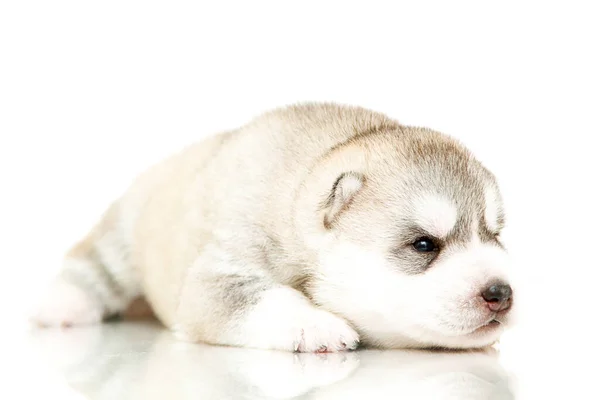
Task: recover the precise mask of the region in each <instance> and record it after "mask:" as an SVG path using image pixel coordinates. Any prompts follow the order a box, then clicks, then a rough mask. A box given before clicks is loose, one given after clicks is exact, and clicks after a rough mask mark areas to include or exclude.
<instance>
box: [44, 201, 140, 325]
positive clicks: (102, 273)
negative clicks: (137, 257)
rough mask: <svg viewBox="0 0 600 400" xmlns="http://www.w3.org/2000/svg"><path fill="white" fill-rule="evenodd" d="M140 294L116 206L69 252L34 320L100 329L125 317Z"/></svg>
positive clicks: (46, 292) (50, 323) (48, 323)
mask: <svg viewBox="0 0 600 400" xmlns="http://www.w3.org/2000/svg"><path fill="white" fill-rule="evenodd" d="M139 293H140V290H139V279H138V277H137V275H136V273H135V271H134V270H133V268H132V266H131V265H130V263H129V255H128V246H127V245H126V244H125V242H124V240H123V238H122V234H121V231H120V230H119V224H118V215H117V210H116V206H113V207H111V208H110V209H109V210H108V211H107V213H106V214H105V215H104V216H103V218H102V220H101V221H100V223H99V224H98V225H97V226H96V227H95V228H94V229H93V230H92V231H91V232H90V233H89V234H88V236H87V237H86V238H85V239H83V240H82V241H81V242H79V243H78V244H77V245H75V246H74V247H73V248H72V249H71V250H70V251H69V252H68V254H67V255H66V257H65V259H64V262H63V267H62V270H61V271H60V273H59V275H58V276H57V277H56V279H54V280H53V282H52V283H51V285H50V287H48V288H47V290H46V291H45V293H43V294H42V297H41V299H40V302H39V306H38V308H37V310H36V312H35V314H34V315H33V317H32V320H33V322H34V323H37V324H38V325H42V326H71V325H82V324H91V323H98V322H100V321H102V319H103V318H105V317H110V316H112V315H115V314H118V313H121V312H123V311H124V310H125V309H126V308H127V306H128V305H129V304H130V303H131V302H132V301H133V300H134V299H135V298H136V297H137V296H138V295H139Z"/></svg>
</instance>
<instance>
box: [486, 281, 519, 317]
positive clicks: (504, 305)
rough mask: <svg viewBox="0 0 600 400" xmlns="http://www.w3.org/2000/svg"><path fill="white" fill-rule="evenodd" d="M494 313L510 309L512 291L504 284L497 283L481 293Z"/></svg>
mask: <svg viewBox="0 0 600 400" xmlns="http://www.w3.org/2000/svg"><path fill="white" fill-rule="evenodd" d="M481 296H482V297H483V299H484V300H485V301H486V302H487V305H488V307H489V308H490V310H492V311H504V310H507V309H508V308H510V304H511V299H512V289H511V287H510V286H509V285H506V284H504V283H495V284H493V285H492V286H490V287H489V288H487V289H485V290H484V291H483V293H481Z"/></svg>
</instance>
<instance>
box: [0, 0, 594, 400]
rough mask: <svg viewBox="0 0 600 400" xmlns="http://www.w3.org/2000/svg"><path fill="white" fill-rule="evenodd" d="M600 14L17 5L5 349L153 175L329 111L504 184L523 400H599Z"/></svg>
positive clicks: (9, 98) (1, 221) (6, 133)
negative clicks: (198, 151) (331, 107)
mask: <svg viewBox="0 0 600 400" xmlns="http://www.w3.org/2000/svg"><path fill="white" fill-rule="evenodd" d="M599 16H600V13H599V12H598V11H597V10H596V9H595V7H594V2H591V1H590V2H587V3H584V2H576V1H564V2H550V1H545V2H527V1H522V2H514V3H513V2H494V3H492V2H481V1H479V2H476V1H472V2H457V1H453V2H437V3H434V2H428V1H421V2H411V5H406V4H403V3H402V2H392V1H388V2H377V1H363V2H350V1H347V2H330V1H320V2H313V1H296V2H293V1H291V2H290V1H288V2H284V1H279V2H276V1H273V2H263V1H260V2H259V1H248V2H242V1H240V2H226V1H219V2H206V3H204V2H189V3H184V2H177V1H162V2H159V1H144V2H131V1H114V2H113V1H97V2H85V1H71V2H67V1H40V2H30V1H26V0H21V1H10V0H6V1H3V2H2V3H0V188H1V189H0V249H1V251H2V258H1V260H2V265H1V268H2V270H1V271H2V272H1V273H2V275H1V276H2V279H1V281H2V282H1V285H2V287H1V288H0V291H1V295H2V304H3V306H6V308H5V310H3V311H4V313H3V314H4V317H5V318H3V322H2V324H3V325H2V332H3V334H4V335H6V337H7V338H8V337H10V334H11V333H14V334H15V335H13V336H14V337H15V338H16V337H18V332H22V328H23V327H24V326H25V325H23V323H24V321H25V311H26V310H27V309H28V307H29V306H31V304H32V301H33V299H34V296H35V294H36V293H37V292H38V291H39V290H40V288H41V287H43V284H44V283H45V282H46V281H47V280H48V279H49V278H50V277H51V276H52V274H53V273H54V272H55V271H56V270H57V268H58V267H59V265H60V259H61V256H62V254H63V253H64V252H65V251H66V250H67V248H68V247H69V246H70V245H71V244H72V243H73V242H74V241H75V240H77V239H79V238H80V237H81V236H82V235H83V234H84V233H85V232H86V231H87V230H88V229H89V228H90V226H91V225H92V224H93V223H94V222H95V220H96V218H97V217H98V216H99V215H100V214H101V213H102V211H103V210H104V208H105V207H106V206H107V205H108V203H109V202H110V201H111V200H112V199H113V198H115V197H116V196H117V195H119V194H120V193H121V192H122V191H123V190H124V189H125V188H126V187H127V185H128V183H129V182H130V180H131V179H132V178H133V177H134V176H135V175H136V174H137V173H139V172H140V171H142V170H143V169H145V168H146V167H147V166H149V165H150V164H151V163H153V162H155V161H157V160H159V159H161V158H162V157H164V156H166V155H168V154H170V153H171V152H173V151H175V150H177V149H179V148H181V147H182V146H184V145H186V144H188V143H190V142H192V141H195V140H198V139H200V138H202V137H205V136H207V135H210V134H213V133H216V132H218V131H220V130H224V129H229V128H233V127H237V126H239V125H240V124H243V123H244V122H246V121H248V119H250V118H252V117H253V116H255V115H257V114H259V113H261V112H263V111H265V110H267V109H269V108H271V107H276V106H280V105H284V104H289V103H295V102H299V101H305V100H328V101H329V100H331V101H338V102H343V103H351V104H357V105H362V106H366V107H370V108H373V109H376V110H378V111H382V112H385V113H387V114H389V115H390V116H392V117H394V118H396V119H398V120H400V121H401V122H402V123H405V124H412V125H425V126H428V127H430V128H434V129H436V130H440V131H443V132H446V133H448V134H451V135H453V136H455V137H457V138H459V139H460V140H462V141H463V142H465V143H466V144H467V145H468V146H469V147H470V148H471V149H472V150H473V152H474V153H475V154H476V155H477V156H478V158H480V159H481V160H482V161H483V162H484V163H485V164H486V165H487V166H488V167H489V168H490V169H491V170H493V171H494V172H495V173H496V175H497V177H498V179H499V181H500V185H501V187H502V190H503V192H504V197H505V201H506V208H507V214H508V228H507V230H506V234H505V242H506V243H507V245H508V248H509V250H510V251H511V254H512V257H513V259H514V262H515V263H516V265H517V266H518V270H519V274H520V278H521V279H522V283H523V288H522V292H521V301H522V303H523V310H524V315H525V317H524V318H523V321H522V324H521V325H520V326H519V327H518V328H515V330H514V331H512V332H510V333H509V334H508V335H507V336H506V339H505V341H504V342H503V343H502V351H503V353H502V354H503V355H502V357H503V362H504V363H505V364H506V365H507V368H509V369H510V370H511V371H513V372H514V373H515V374H516V376H517V378H518V380H519V386H520V388H521V391H522V397H521V398H541V396H542V395H544V394H552V395H557V396H559V397H560V396H561V395H566V394H568V393H573V394H576V393H582V394H584V393H586V390H587V389H586V387H587V386H588V385H592V384H593V383H594V382H593V380H591V379H593V377H594V376H595V375H596V373H595V372H594V371H597V370H598V368H597V367H596V365H595V364H594V361H595V358H594V354H597V350H596V347H597V343H598V340H599V338H600V334H599V333H600V332H599V329H598V326H597V323H596V321H595V320H596V319H597V315H598V305H597V300H598V289H599V287H600V285H599V278H600V272H599V271H600V261H598V254H597V253H598V248H599V239H600V235H599V222H600V212H599V205H600V201H599V200H600V197H599V195H598V190H597V186H598V182H599V179H598V175H599V173H600V163H599V161H598V158H599V156H598V134H599V133H600V122H599V119H598V114H599V112H600V94H599V93H600V78H599V74H600V61H599V59H598V57H599V49H600V43H599V38H600V28H599V24H598V19H599ZM5 344H8V348H7V351H11V350H12V351H13V352H12V353H10V352H9V353H6V354H7V355H8V359H9V360H10V359H11V355H12V356H15V357H14V358H13V359H12V361H11V362H12V363H13V365H17V366H20V367H19V368H20V370H21V369H23V370H24V369H27V366H26V365H24V363H25V361H23V360H26V358H23V357H21V358H20V360H21V361H19V357H16V356H19V354H16V353H15V351H16V350H15V348H14V346H12V345H11V342H10V341H9V340H7V341H5ZM11 348H12V349H11ZM21 355H22V354H21ZM4 358H7V357H6V356H5V357H4ZM588 363H589V364H588ZM30 372H31V371H30ZM36 379H38V381H37V382H41V381H40V380H39V379H42V378H36ZM17 381H18V380H17ZM19 382H20V381H19ZM48 382H50V381H48ZM48 385H50V383H48ZM34 386H36V387H37V388H38V389H39V390H42V388H43V387H44V386H43V385H42V384H41V383H40V384H39V385H34ZM36 387H32V388H29V390H35V389H36ZM44 390H45V389H44ZM589 395H591V393H590V394H589ZM585 397H587V398H589V396H588V395H586V396H585ZM575 398H577V396H575Z"/></svg>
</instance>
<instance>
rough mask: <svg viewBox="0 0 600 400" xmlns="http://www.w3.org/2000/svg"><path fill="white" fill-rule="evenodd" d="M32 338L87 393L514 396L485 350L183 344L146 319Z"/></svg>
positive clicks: (134, 396) (144, 396)
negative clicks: (317, 350) (298, 349)
mask: <svg viewBox="0 0 600 400" xmlns="http://www.w3.org/2000/svg"><path fill="white" fill-rule="evenodd" d="M31 340H32V343H33V344H34V345H36V346H38V349H39V351H40V353H41V354H43V356H44V357H45V358H46V359H47V360H48V361H49V362H50V365H52V366H53V368H59V369H60V370H61V371H62V373H63V374H64V376H65V378H66V380H67V381H68V383H69V384H70V385H71V386H72V387H73V388H75V389H77V390H78V391H79V392H81V393H82V394H84V395H86V396H87V397H89V398H93V399H110V400H113V399H373V400H376V399H377V400H378V399H398V398H407V399H464V400H469V399H498V400H500V399H502V400H504V399H514V398H515V397H514V394H513V393H514V391H513V389H512V385H511V379H510V376H509V374H507V373H506V371H504V369H503V368H502V367H501V366H500V365H499V363H498V362H497V360H496V356H495V354H493V353H491V352H488V353H483V352H468V353H467V352H447V353H446V352H420V351H399V350H398V351H371V350H363V351H357V352H353V353H340V354H294V353H286V352H277V351H262V350H249V349H238V348H227V347H215V346H208V345H203V344H189V343H181V342H178V341H176V340H174V339H173V338H172V336H171V334H170V333H169V332H167V331H166V330H164V329H162V328H161V327H160V326H159V325H157V324H155V323H151V322H126V323H122V322H118V323H110V324H104V325H100V326H95V327H82V328H74V329H70V330H52V329H48V330H35V331H33V332H32V335H31Z"/></svg>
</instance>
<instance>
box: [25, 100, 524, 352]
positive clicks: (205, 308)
mask: <svg viewBox="0 0 600 400" xmlns="http://www.w3.org/2000/svg"><path fill="white" fill-rule="evenodd" d="M503 222H504V214H503V208H502V198H501V194H500V191H499V189H498V185H497V183H496V181H495V178H494V176H493V175H492V173H490V172H489V171H488V170H487V169H486V168H485V167H484V166H483V165H482V164H481V163H480V162H479V161H477V160H476V159H475V158H474V157H473V156H472V155H471V153H470V152H469V151H468V150H467V149H466V148H465V147H463V146H462V145H461V144H459V143H458V142H457V141H455V140H454V139H452V138H450V137H447V136H445V135H443V134H441V133H438V132H435V131H432V130H429V129H425V128H415V127H408V126H403V125H400V124H399V123H398V122H396V121H395V120H393V119H390V118H388V117H386V116H385V115H382V114H380V113H377V112H373V111H371V110H367V109H363V108H360V107H351V106H341V105H336V104H302V105H295V106H289V107H284V108H280V109H276V110H273V111H270V112H267V113H265V114H263V115H262V116H259V117H257V118H255V119H254V120H253V121H251V122H249V123H248V124H247V125H246V126H244V127H241V128H239V129H236V130H233V131H229V132H224V133H221V134H218V135H216V136H213V137H211V138H209V139H207V140H204V141H201V142H199V143H197V144H194V145H192V146H190V147H188V148H186V149H184V150H183V151H182V152H180V153H178V154H176V155H173V156H171V157H170V158H167V159H165V160H163V161H162V162H160V163H158V164H156V165H155V166H153V167H151V168H150V169H149V170H147V171H146V172H145V173H143V174H142V175H141V176H139V177H138V178H137V179H136V180H135V181H134V182H133V183H132V185H131V187H130V188H129V189H128V190H127V191H126V193H124V194H123V195H122V197H120V198H119V199H117V200H116V201H115V202H114V203H113V204H112V205H111V206H110V207H109V208H108V210H107V211H106V213H105V215H104V216H103V218H102V219H101V221H100V222H99V223H98V225H97V226H96V227H94V228H93V229H92V231H91V232H90V233H89V235H88V236H87V237H85V238H84V239H83V240H82V241H80V242H79V243H78V244H76V245H75V246H74V247H73V248H72V249H71V250H70V252H68V254H67V255H66V258H65V261H64V266H63V268H62V271H61V273H60V275H59V276H58V277H57V278H56V281H55V282H53V284H52V285H51V287H50V288H49V290H48V293H47V295H46V297H45V298H44V299H43V301H42V302H41V304H42V306H41V307H40V309H39V311H38V312H37V314H36V315H35V317H34V319H35V321H36V322H37V323H38V324H41V325H46V326H71V325H80V324H91V323H99V322H100V321H102V320H103V319H105V318H107V317H110V316H113V315H116V314H121V313H123V312H125V310H127V309H128V307H129V306H130V304H131V303H132V302H133V301H134V300H136V299H138V298H140V297H143V298H144V299H145V300H146V301H147V302H148V304H149V305H150V306H151V308H152V310H153V312H154V313H155V314H156V316H157V317H158V319H159V320H160V321H162V323H163V324H164V325H166V326H167V327H169V328H170V329H171V330H172V331H173V332H174V333H175V335H176V336H177V337H179V338H181V339H183V340H186V341H193V342H200V341H201V342H205V343H211V344H218V345H229V346H242V347H252V348H264V349H280V350H289V351H301V352H326V351H328V352H335V351H342V350H351V349H354V348H356V346H357V345H358V343H359V340H360V342H361V343H362V344H364V345H365V346H368V347H379V348H432V347H441V348H453V349H458V348H475V347H484V346H487V345H490V344H492V343H493V342H495V341H496V340H497V339H498V338H499V336H500V334H501V332H502V331H503V329H504V327H505V326H506V325H507V324H508V323H509V321H510V315H511V306H512V303H513V296H512V289H511V286H510V284H509V281H508V277H507V275H506V270H507V268H506V267H507V260H506V253H505V250H504V248H503V246H502V244H501V242H500V240H499V235H500V232H501V230H502V227H503Z"/></svg>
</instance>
